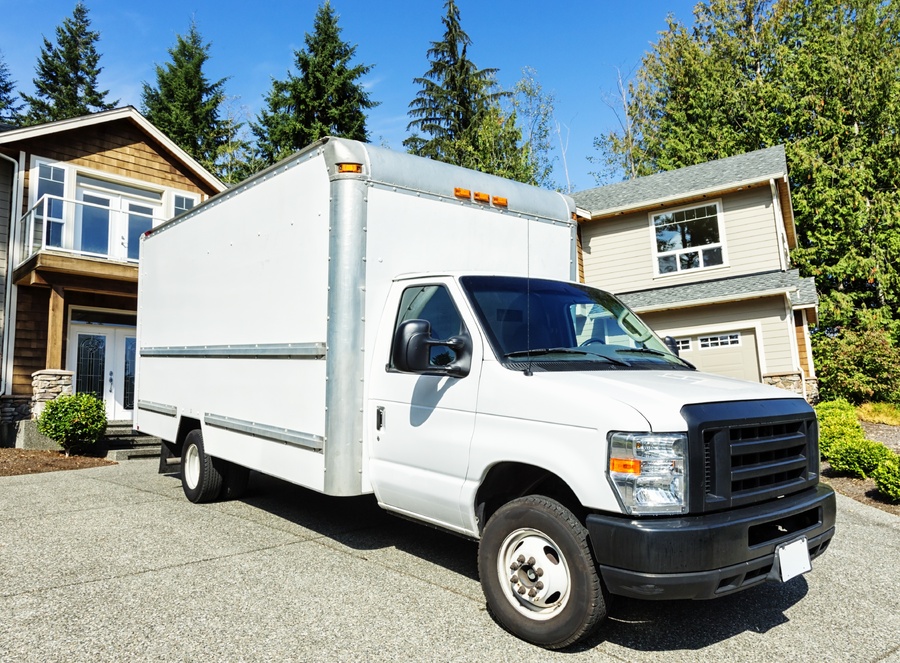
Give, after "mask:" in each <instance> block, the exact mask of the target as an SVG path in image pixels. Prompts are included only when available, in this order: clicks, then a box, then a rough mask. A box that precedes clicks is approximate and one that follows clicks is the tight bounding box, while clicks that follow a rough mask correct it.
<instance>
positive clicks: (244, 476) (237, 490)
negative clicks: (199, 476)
mask: <svg viewBox="0 0 900 663" xmlns="http://www.w3.org/2000/svg"><path fill="white" fill-rule="evenodd" d="M249 482H250V470H249V469H248V468H246V467H244V466H243V465H238V464H237V463H231V462H228V463H226V464H225V472H224V474H223V477H222V493H221V495H220V497H221V499H223V500H239V499H241V498H242V497H243V496H244V494H245V493H246V492H247V484H248V483H249Z"/></svg>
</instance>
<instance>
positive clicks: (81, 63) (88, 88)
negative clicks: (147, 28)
mask: <svg viewBox="0 0 900 663" xmlns="http://www.w3.org/2000/svg"><path fill="white" fill-rule="evenodd" d="M90 27H91V21H90V19H89V18H88V10H87V7H85V6H84V3H82V2H79V3H78V4H76V5H75V10H74V11H73V12H72V16H71V17H69V18H66V19H65V20H63V23H62V25H60V26H57V28H56V41H57V44H56V45H55V46H54V45H53V44H51V43H50V41H49V40H48V39H47V38H46V37H45V38H44V45H43V47H42V48H41V54H40V57H39V58H38V63H37V66H36V67H35V73H36V74H37V77H36V78H35V79H34V87H35V90H36V92H35V94H34V96H29V95H26V94H23V95H22V98H23V99H25V101H27V102H28V105H29V108H28V114H27V115H26V117H25V121H26V123H27V124H41V123H43V122H54V121H56V120H65V119H68V118H70V117H78V116H80V115H87V114H89V113H93V112H97V111H104V110H110V109H112V108H115V107H116V104H118V103H119V102H118V101H115V102H112V103H108V102H107V101H106V95H107V94H108V93H109V91H108V90H103V91H101V90H99V89H98V88H97V76H99V74H100V72H101V71H102V69H103V68H102V67H100V66H99V64H98V63H99V61H100V54H99V53H98V52H97V49H96V43H97V41H98V40H99V39H100V33H99V32H95V31H92V30H91V29H90Z"/></svg>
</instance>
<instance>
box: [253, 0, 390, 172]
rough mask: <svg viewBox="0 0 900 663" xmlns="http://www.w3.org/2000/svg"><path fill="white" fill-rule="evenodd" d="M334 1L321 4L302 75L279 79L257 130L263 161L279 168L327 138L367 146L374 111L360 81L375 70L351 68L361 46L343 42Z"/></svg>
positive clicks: (303, 54) (298, 54)
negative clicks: (370, 115)
mask: <svg viewBox="0 0 900 663" xmlns="http://www.w3.org/2000/svg"><path fill="white" fill-rule="evenodd" d="M338 18H339V17H338V15H337V14H336V13H335V11H334V9H333V8H332V6H331V3H330V2H327V1H326V2H325V4H323V5H320V6H319V9H318V10H317V11H316V16H315V20H314V21H313V32H312V34H310V33H307V34H306V35H305V38H304V39H305V43H306V48H305V49H301V50H298V51H294V57H295V65H296V67H297V70H298V72H299V75H295V74H293V73H291V72H288V77H287V79H286V80H283V81H282V80H277V79H275V80H273V81H272V89H271V90H270V92H269V94H268V95H267V96H266V99H265V103H266V107H265V109H264V110H263V111H262V112H261V113H260V114H259V115H258V116H257V122H256V123H252V124H251V129H252V131H253V133H254V134H255V135H256V137H257V148H258V152H259V158H260V160H261V161H262V162H263V163H265V164H271V163H275V162H276V161H279V160H281V159H283V158H285V157H287V156H289V155H290V154H292V153H293V152H296V151H297V150H299V149H301V148H303V147H305V146H306V145H309V144H310V143H312V142H314V141H316V140H318V139H319V138H323V137H325V136H338V137H342V138H351V139H354V140H360V141H367V140H368V139H369V134H368V131H367V130H366V114H365V111H366V110H368V109H370V108H374V107H375V106H376V105H377V102H374V101H372V99H371V98H370V97H369V93H368V92H366V90H365V88H364V87H363V86H362V84H360V83H359V79H360V78H361V77H362V76H365V75H366V74H368V73H369V72H370V71H371V70H372V65H364V64H356V65H353V64H351V61H352V60H353V58H354V56H355V55H356V46H352V45H350V44H348V43H347V42H345V41H343V40H342V39H341V28H340V27H339V26H338Z"/></svg>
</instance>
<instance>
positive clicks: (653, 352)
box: [616, 348, 694, 368]
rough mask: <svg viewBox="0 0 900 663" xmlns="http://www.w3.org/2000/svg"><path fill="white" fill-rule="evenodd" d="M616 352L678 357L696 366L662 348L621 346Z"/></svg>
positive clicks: (685, 362) (669, 357)
mask: <svg viewBox="0 0 900 663" xmlns="http://www.w3.org/2000/svg"><path fill="white" fill-rule="evenodd" d="M616 352H638V353H641V354H648V355H654V356H656V357H665V358H666V359H677V360H678V361H680V362H681V363H682V364H684V365H686V366H690V367H691V368H694V366H693V364H691V363H690V362H688V361H685V360H684V359H682V358H681V357H679V356H677V355H673V354H672V353H671V352H663V351H662V350H654V349H653V348H619V349H617V350H616Z"/></svg>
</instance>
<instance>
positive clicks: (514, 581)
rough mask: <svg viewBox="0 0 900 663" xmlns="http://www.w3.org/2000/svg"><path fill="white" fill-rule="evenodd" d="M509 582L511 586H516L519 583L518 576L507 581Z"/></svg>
mask: <svg viewBox="0 0 900 663" xmlns="http://www.w3.org/2000/svg"><path fill="white" fill-rule="evenodd" d="M509 581H510V582H511V583H512V584H514V585H516V584H518V582H519V576H513V577H512V578H510V579H509Z"/></svg>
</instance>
